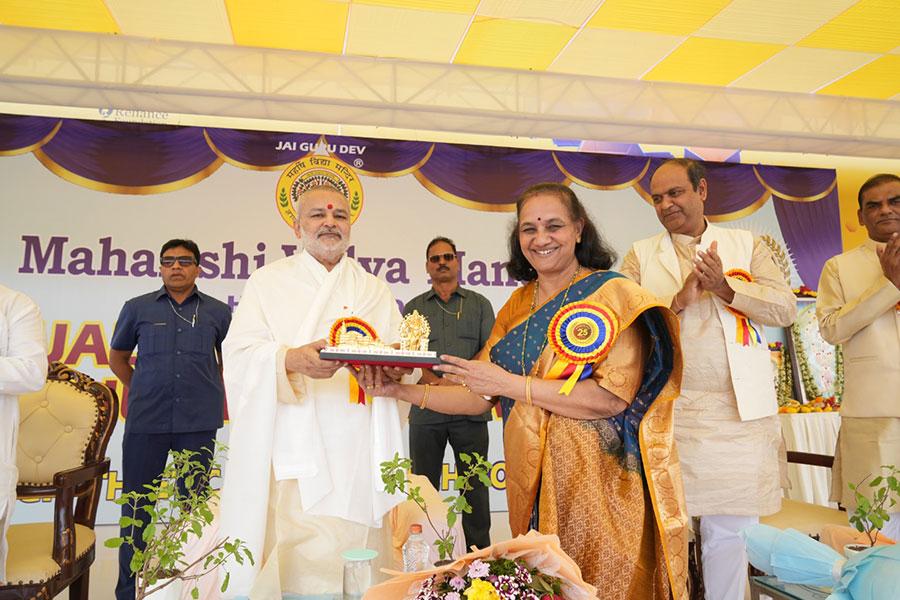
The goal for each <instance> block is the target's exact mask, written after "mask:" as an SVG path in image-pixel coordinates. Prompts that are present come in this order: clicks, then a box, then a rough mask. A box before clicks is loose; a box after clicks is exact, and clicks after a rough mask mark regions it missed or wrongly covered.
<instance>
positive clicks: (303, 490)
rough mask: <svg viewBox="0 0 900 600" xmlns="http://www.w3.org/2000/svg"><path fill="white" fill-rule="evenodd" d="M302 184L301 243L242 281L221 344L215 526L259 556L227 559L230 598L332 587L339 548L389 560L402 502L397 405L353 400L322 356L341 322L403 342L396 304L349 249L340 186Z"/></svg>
mask: <svg viewBox="0 0 900 600" xmlns="http://www.w3.org/2000/svg"><path fill="white" fill-rule="evenodd" d="M299 185H300V189H302V190H303V191H302V192H301V193H300V196H299V204H298V214H297V217H296V219H295V221H294V233H295V235H296V236H297V238H299V239H300V241H301V242H302V244H303V250H302V251H301V252H300V253H298V254H295V255H294V256H290V257H288V258H284V259H281V260H279V261H276V262H274V263H271V264H268V265H266V266H265V267H262V268H261V269H258V270H257V271H255V272H254V273H253V274H252V275H251V276H250V279H249V280H248V281H247V285H246V286H245V288H244V291H243V294H242V296H241V300H240V304H239V305H238V308H237V310H236V311H235V315H234V322H233V323H232V326H231V331H230V332H229V334H228V338H227V339H226V340H225V344H224V354H225V385H226V389H227V391H228V400H229V415H230V418H231V432H230V437H229V446H230V450H229V460H228V464H227V466H226V469H225V483H224V488H223V492H222V513H221V515H222V516H221V533H222V534H224V535H228V536H230V537H231V538H232V539H234V538H239V539H241V540H243V541H244V542H245V543H246V544H247V547H248V548H249V549H250V550H251V552H252V553H253V556H254V558H255V565H251V564H250V563H249V562H247V561H245V562H244V564H243V565H232V566H230V567H229V569H228V570H229V572H230V577H231V579H230V581H231V585H230V586H229V587H228V591H227V595H228V597H234V596H249V597H251V598H254V599H260V598H261V599H269V598H273V599H274V598H278V599H280V598H282V594H283V593H294V594H300V595H301V597H307V596H310V597H319V596H320V595H321V596H327V597H331V596H332V595H335V594H339V593H340V592H341V587H342V566H343V562H342V559H341V554H342V553H343V552H344V551H347V550H350V549H358V548H372V549H377V550H379V551H380V555H381V557H380V558H381V559H386V558H388V557H389V556H390V552H389V549H390V532H383V531H382V530H381V525H382V517H383V516H384V515H385V513H387V512H388V511H389V510H390V509H391V508H392V507H393V506H394V505H396V504H398V503H399V502H400V501H401V500H402V498H400V497H399V496H392V495H389V494H387V493H385V492H384V490H383V485H382V482H381V478H380V475H379V465H380V463H381V462H382V461H386V460H391V459H392V458H393V457H394V455H395V453H399V454H403V440H402V437H401V428H400V417H399V413H398V410H397V404H396V401H394V400H393V399H390V398H380V397H375V398H366V399H365V401H361V399H360V397H359V394H358V392H359V390H358V388H357V387H355V386H354V384H355V380H351V378H350V375H349V373H348V370H346V369H342V368H341V367H342V366H343V365H342V364H341V363H338V362H334V361H325V360H321V359H320V358H319V350H321V349H322V348H324V347H325V346H326V345H327V344H326V341H325V338H327V337H328V334H329V330H330V328H331V326H332V324H333V323H334V322H335V321H336V320H337V319H339V318H342V317H356V318H359V319H363V320H364V321H366V323H368V324H369V325H371V326H372V328H374V330H375V332H376V333H377V335H378V336H379V338H380V339H381V340H382V341H384V342H387V343H390V342H395V341H398V336H399V326H400V322H401V316H400V311H399V310H398V308H397V303H396V301H395V299H394V297H393V295H392V294H391V292H390V290H389V289H388V287H387V285H386V284H385V283H384V282H383V281H382V280H380V279H377V278H376V277H374V276H373V275H371V274H369V273H368V272H366V271H365V270H363V268H362V267H361V266H360V265H359V264H358V263H357V262H356V261H354V260H352V259H351V258H348V257H347V256H346V250H347V248H348V246H349V245H350V219H351V213H350V205H349V202H348V199H347V197H346V196H345V195H344V193H343V192H341V191H339V190H340V189H346V186H341V185H340V182H337V183H336V185H334V186H333V185H331V184H330V183H323V182H322V181H321V180H320V179H316V178H312V177H310V178H309V180H302V179H301V180H300V182H299ZM396 376H397V377H398V378H399V372H398V373H396ZM384 564H386V563H384ZM376 573H377V571H376Z"/></svg>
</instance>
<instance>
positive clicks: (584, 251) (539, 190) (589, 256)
mask: <svg viewBox="0 0 900 600" xmlns="http://www.w3.org/2000/svg"><path fill="white" fill-rule="evenodd" d="M538 194H553V195H555V196H557V197H558V198H559V199H560V200H562V202H563V204H565V205H566V208H567V209H568V211H569V218H571V219H572V221H573V222H578V221H580V222H581V223H582V224H583V227H582V230H581V241H580V242H578V243H576V244H575V258H576V259H578V264H579V265H581V266H582V267H587V268H589V269H608V268H610V267H611V266H612V265H613V263H614V262H616V253H615V251H614V250H613V249H612V248H611V247H610V246H609V245H608V244H607V243H606V242H605V241H604V240H603V238H601V237H600V233H599V232H598V231H597V227H596V226H595V225H594V222H593V221H591V218H590V217H589V216H588V214H587V211H586V210H585V209H584V205H583V204H582V203H581V200H579V199H578V196H576V195H575V192H573V191H572V190H571V189H570V188H569V187H568V186H566V185H563V184H561V183H538V184H536V185H533V186H531V187H529V188H528V189H527V190H525V191H524V192H522V194H521V195H520V196H519V198H518V199H517V200H516V220H515V222H514V223H513V226H512V229H511V230H510V232H509V263H508V264H507V265H506V270H507V272H508V273H509V275H510V276H511V277H512V278H513V279H516V280H518V281H533V280H535V279H537V271H535V270H534V267H532V266H531V263H529V262H528V260H527V259H526V258H525V254H524V253H523V252H522V246H521V245H520V244H519V215H520V214H521V213H522V206H523V205H524V204H525V201H526V200H528V199H529V198H531V197H532V196H537V195H538Z"/></svg>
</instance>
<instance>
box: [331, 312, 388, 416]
mask: <svg viewBox="0 0 900 600" xmlns="http://www.w3.org/2000/svg"><path fill="white" fill-rule="evenodd" d="M344 331H346V332H351V333H358V334H359V335H360V336H362V337H364V338H367V339H370V340H373V341H374V340H377V339H378V334H377V333H375V328H374V327H372V326H371V325H369V324H368V323H366V322H365V321H363V320H362V319H360V318H359V317H342V318H340V319H338V320H337V321H335V322H334V324H332V326H331V330H329V332H328V345H329V346H337V345H338V342H339V341H340V336H341V333H342V332H344ZM369 398H371V396H367V395H366V393H365V392H364V391H363V389H362V388H361V387H359V382H358V381H356V378H355V377H350V404H366V400H367V399H369Z"/></svg>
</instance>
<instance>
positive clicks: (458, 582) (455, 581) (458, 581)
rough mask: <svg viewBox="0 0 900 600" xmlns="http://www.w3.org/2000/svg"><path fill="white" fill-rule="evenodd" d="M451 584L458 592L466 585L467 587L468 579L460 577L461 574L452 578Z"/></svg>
mask: <svg viewBox="0 0 900 600" xmlns="http://www.w3.org/2000/svg"><path fill="white" fill-rule="evenodd" d="M449 584H450V587H452V588H453V589H454V590H456V591H457V592H459V591H461V590H462V589H463V588H464V587H466V580H465V579H463V578H462V577H460V576H459V575H457V576H456V577H453V578H452V579H451V580H450V582H449Z"/></svg>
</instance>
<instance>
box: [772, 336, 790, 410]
mask: <svg viewBox="0 0 900 600" xmlns="http://www.w3.org/2000/svg"><path fill="white" fill-rule="evenodd" d="M769 351H771V352H773V353H776V354H777V355H778V359H777V360H776V364H777V367H776V369H775V393H776V395H777V398H778V406H786V405H788V404H790V402H791V400H793V399H794V372H793V369H792V367H791V355H790V353H788V352H785V349H784V344H782V343H781V342H770V343H769Z"/></svg>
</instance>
